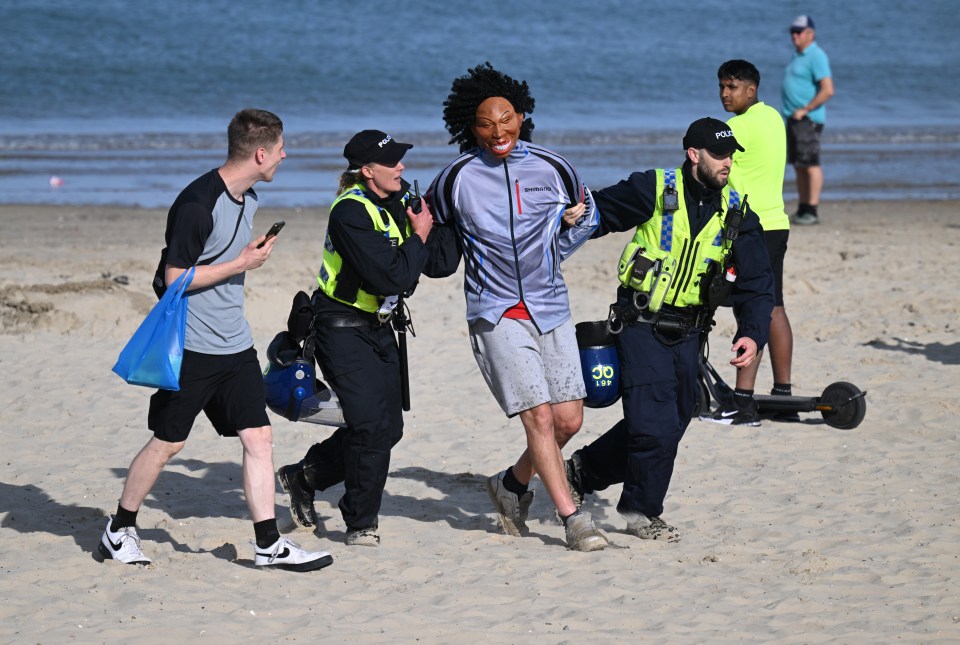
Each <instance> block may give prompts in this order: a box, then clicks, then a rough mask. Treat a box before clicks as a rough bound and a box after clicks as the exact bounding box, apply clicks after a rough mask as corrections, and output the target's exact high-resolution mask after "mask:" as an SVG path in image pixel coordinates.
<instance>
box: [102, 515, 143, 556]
mask: <svg viewBox="0 0 960 645" xmlns="http://www.w3.org/2000/svg"><path fill="white" fill-rule="evenodd" d="M112 523H113V516H112V515H111V516H110V517H108V518H107V528H106V530H105V531H104V532H103V537H101V538H100V544H99V545H98V546H97V549H98V550H99V551H100V555H102V556H103V559H104V560H117V561H119V562H123V563H125V564H150V558H148V557H147V556H145V555H144V554H143V551H141V550H140V536H139V535H137V529H136V527H134V526H125V527H123V528H122V529H120V530H119V531H117V532H113V531H111V530H110V525H111V524H112Z"/></svg>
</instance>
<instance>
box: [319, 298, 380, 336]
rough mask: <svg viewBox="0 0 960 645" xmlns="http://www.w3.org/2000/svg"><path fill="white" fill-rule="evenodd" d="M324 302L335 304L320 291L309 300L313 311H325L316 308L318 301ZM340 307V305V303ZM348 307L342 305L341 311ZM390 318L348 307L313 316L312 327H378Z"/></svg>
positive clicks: (323, 307)
mask: <svg viewBox="0 0 960 645" xmlns="http://www.w3.org/2000/svg"><path fill="white" fill-rule="evenodd" d="M321 300H322V301H324V302H337V301H335V300H333V298H331V297H330V296H328V295H327V294H325V293H323V291H321V290H320V289H317V290H316V291H314V292H313V298H312V299H311V305H312V306H313V309H314V311H316V310H317V309H318V308H320V309H325V308H326V307H325V306H322V307H318V302H319V301H321ZM340 304H341V305H342V303H340ZM347 307H349V305H343V309H347ZM391 317H392V316H387V317H386V318H384V317H383V316H382V315H380V314H377V313H373V312H368V311H361V310H359V309H356V308H354V307H349V310H347V311H321V313H317V314H315V315H314V316H313V326H314V327H373V328H376V327H380V326H381V325H385V324H387V323H389V322H390V318H391Z"/></svg>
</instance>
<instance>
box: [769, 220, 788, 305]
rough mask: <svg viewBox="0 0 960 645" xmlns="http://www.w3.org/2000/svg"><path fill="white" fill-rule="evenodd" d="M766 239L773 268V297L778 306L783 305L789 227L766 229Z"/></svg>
mask: <svg viewBox="0 0 960 645" xmlns="http://www.w3.org/2000/svg"><path fill="white" fill-rule="evenodd" d="M763 237H764V241H765V242H766V244H767V254H768V255H769V256H770V266H771V267H772V268H773V297H774V299H775V303H774V304H775V305H776V306H777V307H782V306H783V258H784V256H785V255H786V254H787V239H788V238H789V237H790V230H789V229H782V230H778V231H764V232H763Z"/></svg>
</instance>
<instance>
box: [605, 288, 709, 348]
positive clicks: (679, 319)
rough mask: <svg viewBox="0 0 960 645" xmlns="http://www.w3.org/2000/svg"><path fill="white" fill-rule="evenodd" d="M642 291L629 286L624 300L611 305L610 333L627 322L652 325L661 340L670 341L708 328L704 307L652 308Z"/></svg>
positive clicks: (681, 338)
mask: <svg viewBox="0 0 960 645" xmlns="http://www.w3.org/2000/svg"><path fill="white" fill-rule="evenodd" d="M645 295H646V294H644V293H642V292H639V291H632V290H631V292H630V297H629V298H628V299H627V300H626V302H624V300H623V299H622V298H621V299H620V300H618V301H617V302H616V303H614V304H612V305H610V314H609V316H608V317H607V329H608V330H609V331H610V333H611V334H619V333H620V332H621V331H623V328H624V327H625V326H626V325H633V324H644V325H652V326H653V328H654V332H655V333H657V335H658V336H660V337H661V340H662V341H664V342H667V343H668V344H669V343H671V342H679V341H681V340H683V339H684V338H686V337H687V336H689V335H690V334H692V333H701V332H709V331H710V327H711V324H710V321H711V318H712V316H711V315H710V311H709V310H708V309H707V308H706V307H671V306H669V305H664V306H663V307H661V308H660V309H659V310H658V311H656V312H652V311H650V310H649V309H648V308H647V307H646V302H647V301H646V299H645V298H644V296H645Z"/></svg>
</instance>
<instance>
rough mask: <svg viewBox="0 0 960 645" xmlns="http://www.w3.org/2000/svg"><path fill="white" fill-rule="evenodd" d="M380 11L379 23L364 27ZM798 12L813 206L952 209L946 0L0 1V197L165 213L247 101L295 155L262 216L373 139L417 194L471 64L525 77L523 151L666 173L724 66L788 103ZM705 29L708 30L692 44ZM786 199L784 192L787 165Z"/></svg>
mask: <svg viewBox="0 0 960 645" xmlns="http://www.w3.org/2000/svg"><path fill="white" fill-rule="evenodd" d="M373 8H376V12H377V13H376V19H373V16H370V19H368V20H359V19H357V16H362V15H363V10H364V9H373ZM799 13H809V14H810V15H812V16H813V17H814V19H815V20H816V22H817V41H818V43H820V45H821V46H822V47H823V48H824V50H825V51H826V52H827V53H828V54H829V55H830V58H831V66H832V69H833V73H834V81H835V85H836V95H835V97H834V98H833V99H832V100H831V101H830V102H829V103H828V105H827V111H828V115H827V126H826V129H825V130H824V136H823V143H824V145H823V154H822V162H823V167H824V173H825V178H826V179H825V186H824V192H823V200H824V201H825V202H827V201H829V200H831V199H835V200H839V199H865V200H890V199H958V198H960V180H958V179H956V178H954V177H953V176H952V173H950V176H948V177H944V176H943V175H944V174H945V173H944V172H943V170H944V169H945V168H952V167H953V166H955V165H956V163H957V162H958V161H960V116H958V110H957V108H956V106H957V104H958V102H960V71H958V70H960V49H958V48H951V47H948V46H946V45H945V43H948V42H952V39H953V37H954V34H955V33H957V31H958V30H960V19H958V15H957V12H956V11H955V10H954V8H953V6H952V3H950V2H948V1H947V0H931V2H928V3H925V4H924V5H923V6H922V7H920V8H916V9H913V8H911V9H903V8H901V6H900V5H899V4H898V3H896V2H894V1H893V0H878V1H877V2H867V1H865V0H863V1H855V2H850V3H843V4H841V3H831V2H826V1H824V0H814V1H811V2H803V3H801V2H792V1H788V2H772V3H771V2H761V1H759V0H747V1H745V2H737V3H728V2H721V1H720V0H705V1H703V2H691V3H686V4H685V5H684V6H682V7H681V6H660V5H658V6H657V9H656V10H655V11H654V10H653V9H650V8H647V9H646V11H644V7H643V6H636V5H635V4H634V3H629V2H626V1H618V0H598V2H597V3H595V4H594V5H591V6H590V7H585V6H582V5H581V3H576V2H573V0H556V1H555V2H553V3H549V4H547V3H536V2H534V3H524V4H523V5H516V6H515V5H509V4H506V3H493V4H490V5H486V6H484V7H483V8H482V10H481V8H479V7H477V6H475V5H472V4H466V3H462V2H457V1H452V2H440V1H439V0H436V1H425V2H418V3H415V4H414V5H412V6H402V7H400V6H389V7H387V6H380V5H374V4H372V3H366V2H359V3H356V4H355V5H353V6H352V10H351V11H350V12H346V11H343V10H342V9H340V8H339V7H338V6H335V5H332V3H326V2H317V3H311V2H306V0H291V1H289V2H281V3H278V4H277V5H276V6H275V7H272V8H271V9H270V10H265V9H263V8H262V7H261V6H260V5H259V4H257V3H254V2H252V1H250V0H236V1H233V2H229V1H227V0H214V1H211V2H206V3H201V4H194V3H187V2H186V1H185V0H171V1H170V2H167V3H163V4H162V5H157V6H138V7H136V8H130V7H129V6H128V5H127V4H126V3H124V2H122V0H102V1H101V2H96V3H94V2H87V3H84V2H80V3H77V2H72V3H70V2H66V1H65V0H8V1H7V2H6V3H4V6H3V7H0V19H4V24H8V25H16V29H11V30H10V33H9V34H8V37H7V38H6V39H3V40H2V41H0V58H2V60H4V67H3V72H2V74H3V77H4V80H5V81H6V86H7V91H6V92H5V93H3V94H2V95H0V111H2V113H3V114H4V119H2V120H0V203H6V204H17V203H25V204H78V205H79V204H116V205H124V206H143V207H166V206H168V205H169V204H170V203H171V202H172V200H173V199H174V197H175V196H176V194H177V193H178V192H179V191H180V189H182V188H183V186H185V185H186V184H187V183H189V181H190V180H192V179H193V178H195V177H196V176H198V175H199V174H201V173H203V172H205V171H206V170H209V169H210V168H212V167H216V166H218V165H220V164H221V163H222V162H223V158H224V155H225V150H226V125H227V122H228V121H229V120H230V118H231V116H232V115H233V114H234V113H235V112H236V111H237V110H239V109H241V108H244V107H260V108H264V109H268V110H271V111H273V112H275V113H277V114H278V115H279V116H280V117H281V118H282V119H283V120H284V125H285V132H284V135H285V140H286V146H287V152H288V158H287V160H286V161H285V162H284V164H283V166H282V167H281V170H280V172H279V173H278V174H277V176H276V179H275V180H274V182H273V183H272V184H270V185H269V186H263V187H262V190H261V193H262V195H263V196H264V203H265V204H266V205H270V206H289V207H313V206H324V205H328V204H329V203H330V202H331V201H332V200H333V198H334V191H335V189H336V185H337V178H338V176H339V174H340V172H341V171H342V170H343V168H344V167H345V166H344V160H343V158H342V149H343V145H344V143H345V142H346V140H347V139H348V138H349V137H350V135H351V134H353V133H354V132H356V131H359V130H362V129H365V128H377V129H382V130H385V131H387V132H390V133H391V134H392V135H393V136H394V137H395V138H397V139H398V140H402V141H407V142H410V143H413V144H414V146H415V148H414V149H413V150H412V151H411V152H410V153H409V154H408V155H407V157H406V158H405V159H404V162H405V165H406V166H407V170H406V172H405V176H406V177H407V178H408V179H410V180H413V179H417V180H419V181H420V183H421V185H423V184H426V183H428V182H429V181H430V180H431V179H432V178H433V176H434V175H435V174H436V173H437V172H438V171H439V170H440V169H441V168H442V167H443V166H444V165H445V164H446V163H447V162H448V161H449V160H450V159H451V158H452V157H453V156H455V155H456V153H457V149H456V148H455V147H454V146H450V145H448V144H447V134H446V132H445V130H444V129H443V123H442V118H441V116H442V103H443V100H444V98H445V97H446V95H447V93H448V91H449V87H450V83H451V81H452V80H453V78H454V77H456V76H459V75H461V74H463V73H465V72H466V70H467V69H468V68H470V67H473V66H475V65H477V64H480V63H482V62H484V61H490V62H492V63H493V64H494V66H496V67H497V68H498V69H501V70H503V71H505V72H507V73H509V74H510V75H512V76H514V77H516V78H519V79H524V80H526V81H527V82H528V83H529V84H530V87H531V91H532V93H533V95H534V97H535V98H536V101H537V103H536V108H535V110H534V111H533V113H532V114H531V115H530V116H531V118H532V119H533V121H534V123H535V124H536V129H535V131H534V135H533V139H534V141H536V142H537V143H540V144H543V145H546V146H548V147H551V148H553V149H555V150H556V151H557V152H559V153H561V154H563V155H565V156H566V157H567V158H568V159H569V160H570V161H571V162H572V163H573V164H574V165H575V166H576V167H577V169H578V170H579V171H580V173H581V175H582V176H583V178H584V180H585V181H586V182H587V183H588V184H589V185H590V186H591V187H593V188H601V187H603V186H606V185H609V184H612V183H615V182H616V181H618V180H620V179H622V178H625V177H626V176H627V175H629V173H630V172H633V171H635V170H644V169H647V168H651V167H662V166H672V165H677V164H678V163H680V161H682V158H683V155H682V150H681V148H680V139H681V138H682V135H683V132H684V130H685V129H686V126H687V125H688V124H689V123H690V122H691V121H692V120H694V119H696V118H699V117H701V116H713V117H716V118H721V119H726V118H729V116H730V115H729V114H726V113H724V112H723V110H722V107H721V106H720V102H719V100H718V97H717V81H716V68H717V67H718V66H719V65H720V63H722V62H723V61H724V60H728V59H730V58H746V59H748V60H751V61H752V62H753V63H754V64H756V65H757V67H758V68H759V69H760V71H761V75H762V79H761V87H760V92H759V94H760V98H761V99H762V100H764V102H766V103H767V104H769V105H771V106H773V107H775V108H779V104H780V98H779V88H780V80H781V78H782V74H783V68H784V66H785V65H786V63H787V62H788V61H789V59H790V57H791V55H792V47H791V46H790V43H789V38H788V36H787V26H788V25H789V22H790V20H792V18H793V17H794V16H795V15H796V14H799ZM713 17H716V18H717V20H716V23H717V24H716V25H715V27H713V31H711V30H705V29H702V28H701V29H694V30H691V27H693V26H694V25H693V24H692V23H698V22H700V23H704V24H709V19H710V18H713ZM713 32H715V33H713ZM918 34H922V35H923V37H922V38H917V35H918ZM378 35H383V36H384V38H385V40H384V41H383V42H382V43H381V42H379V41H378V39H377V36H378ZM230 36H233V37H230ZM261 40H262V42H264V43H265V44H264V45H259V44H257V43H259V42H261ZM385 43H388V44H385ZM894 43H896V44H897V45H898V46H897V47H893V46H892V44H894ZM906 43H909V51H906V52H904V51H902V49H903V47H904V46H905V44H906ZM378 45H379V46H378ZM784 196H785V198H786V199H787V200H788V201H789V200H791V199H795V190H794V186H793V172H792V169H791V168H789V167H788V168H787V173H786V178H785V184H784Z"/></svg>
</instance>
